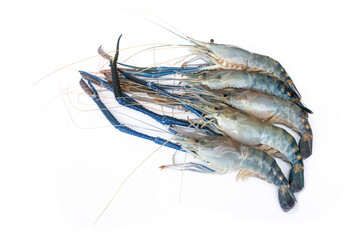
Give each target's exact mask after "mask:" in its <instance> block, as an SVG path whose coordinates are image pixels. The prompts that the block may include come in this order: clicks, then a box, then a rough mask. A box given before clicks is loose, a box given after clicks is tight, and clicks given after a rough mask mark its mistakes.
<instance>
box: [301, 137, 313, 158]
mask: <svg viewBox="0 0 360 240" xmlns="http://www.w3.org/2000/svg"><path fill="white" fill-rule="evenodd" d="M312 144H313V139H312V136H307V135H303V136H302V137H301V139H300V142H299V147H300V154H301V156H302V157H303V159H306V158H308V157H310V156H311V154H312Z"/></svg>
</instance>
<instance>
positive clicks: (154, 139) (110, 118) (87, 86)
mask: <svg viewBox="0 0 360 240" xmlns="http://www.w3.org/2000/svg"><path fill="white" fill-rule="evenodd" d="M80 86H81V87H82V88H83V89H84V91H85V93H87V94H88V95H89V96H90V97H91V99H92V100H93V101H94V102H95V103H96V105H97V106H98V107H99V109H100V110H101V112H102V113H103V114H104V116H105V117H106V118H107V120H108V121H109V122H110V123H111V124H112V125H113V126H114V127H115V128H116V129H117V130H119V131H121V132H124V133H127V134H129V135H133V136H136V137H140V138H143V139H146V140H149V141H152V142H154V143H156V144H159V145H163V146H166V147H169V148H172V149H175V150H180V151H184V150H183V149H182V148H181V146H180V145H178V144H175V143H173V142H170V141H168V140H165V139H162V138H160V137H153V136H149V135H147V134H144V133H140V132H138V131H135V130H133V129H131V128H129V127H127V126H125V125H124V124H121V123H120V122H119V121H118V120H117V119H116V118H115V117H114V115H112V113H111V112H110V111H109V109H108V108H107V107H106V106H105V104H104V103H103V102H102V101H101V99H100V97H99V95H98V93H97V91H96V89H95V87H94V86H93V85H92V84H91V82H90V81H88V84H86V83H85V81H84V80H80Z"/></svg>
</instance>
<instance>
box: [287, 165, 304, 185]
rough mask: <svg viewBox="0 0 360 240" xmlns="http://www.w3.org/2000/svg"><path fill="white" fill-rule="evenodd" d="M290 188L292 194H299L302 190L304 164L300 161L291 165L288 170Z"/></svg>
mask: <svg viewBox="0 0 360 240" xmlns="http://www.w3.org/2000/svg"><path fill="white" fill-rule="evenodd" d="M289 181H290V188H291V191H293V192H299V191H301V190H302V189H303V188H304V163H303V161H302V160H300V161H297V162H296V163H295V164H293V167H292V169H291V170H290V178H289Z"/></svg>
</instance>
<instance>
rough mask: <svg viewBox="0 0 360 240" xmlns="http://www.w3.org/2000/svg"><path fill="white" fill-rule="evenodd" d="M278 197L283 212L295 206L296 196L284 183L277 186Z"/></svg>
mask: <svg viewBox="0 0 360 240" xmlns="http://www.w3.org/2000/svg"><path fill="white" fill-rule="evenodd" d="M278 197H279V203H280V207H281V209H282V210H283V211H284V212H288V211H290V210H291V209H292V208H293V207H294V206H295V202H296V198H295V196H294V194H293V192H292V191H291V190H290V189H289V188H288V187H286V185H281V186H280V187H279V190H278Z"/></svg>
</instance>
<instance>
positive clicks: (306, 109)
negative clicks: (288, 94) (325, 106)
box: [294, 100, 313, 114]
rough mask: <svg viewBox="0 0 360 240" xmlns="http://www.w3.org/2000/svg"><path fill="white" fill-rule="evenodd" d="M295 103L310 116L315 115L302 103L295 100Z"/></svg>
mask: <svg viewBox="0 0 360 240" xmlns="http://www.w3.org/2000/svg"><path fill="white" fill-rule="evenodd" d="M294 103H295V104H296V105H298V106H299V107H300V108H301V109H302V110H304V111H305V112H307V113H310V114H312V113H313V111H311V110H310V109H309V108H307V107H306V106H305V105H304V104H303V103H302V102H301V101H299V100H295V101H294Z"/></svg>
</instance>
